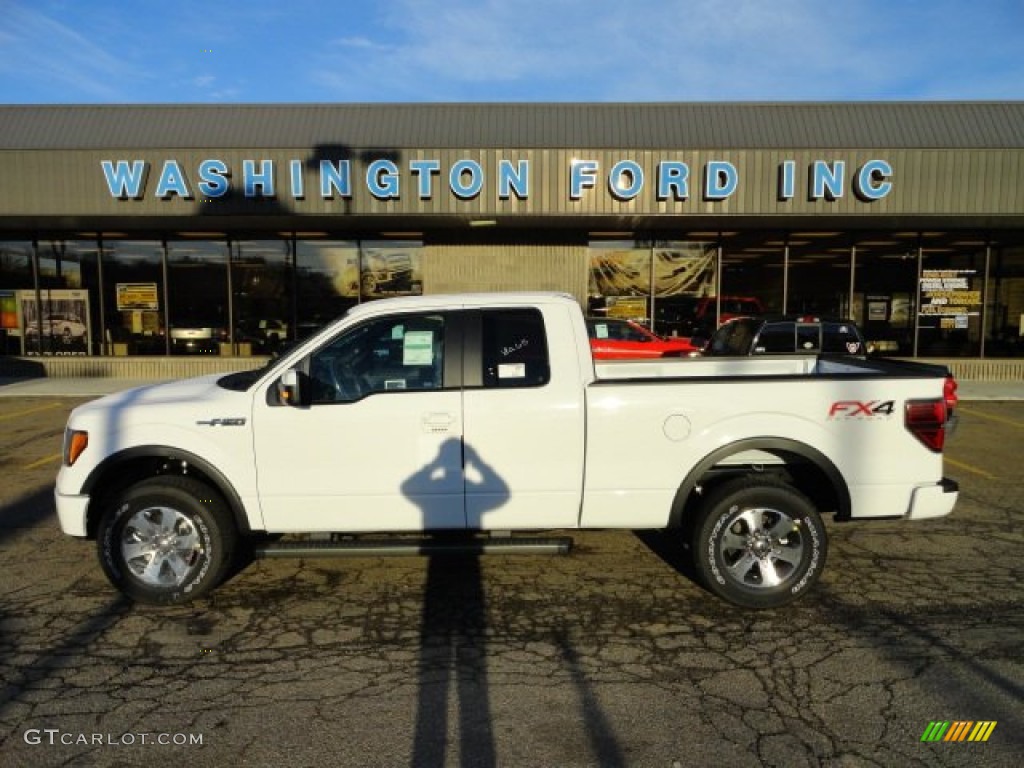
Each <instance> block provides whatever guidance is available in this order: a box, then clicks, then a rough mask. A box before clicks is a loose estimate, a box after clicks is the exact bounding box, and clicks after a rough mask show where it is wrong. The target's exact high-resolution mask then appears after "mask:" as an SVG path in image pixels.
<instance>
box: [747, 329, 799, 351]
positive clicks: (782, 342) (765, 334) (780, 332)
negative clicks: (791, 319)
mask: <svg viewBox="0 0 1024 768" xmlns="http://www.w3.org/2000/svg"><path fill="white" fill-rule="evenodd" d="M793 334H794V330H793V323H765V324H764V328H762V329H761V333H760V335H759V336H758V337H757V346H755V347H754V354H755V355H792V354H793V352H795V351H796V341H795V338H794V335H793Z"/></svg>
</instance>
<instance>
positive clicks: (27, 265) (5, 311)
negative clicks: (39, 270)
mask: <svg viewBox="0 0 1024 768" xmlns="http://www.w3.org/2000/svg"><path fill="white" fill-rule="evenodd" d="M32 253H33V249H32V243H31V242H28V241H25V240H0V355H20V354H22V352H23V350H22V341H23V336H22V319H21V316H20V314H19V312H18V293H17V292H18V291H34V290H35V278H34V277H33V269H32Z"/></svg>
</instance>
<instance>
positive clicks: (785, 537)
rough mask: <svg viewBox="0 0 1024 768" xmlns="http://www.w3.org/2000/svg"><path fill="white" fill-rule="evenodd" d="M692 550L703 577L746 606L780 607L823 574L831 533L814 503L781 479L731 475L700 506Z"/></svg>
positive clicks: (710, 586) (715, 589)
mask: <svg viewBox="0 0 1024 768" xmlns="http://www.w3.org/2000/svg"><path fill="white" fill-rule="evenodd" d="M698 514H699V518H698V519H697V520H696V521H695V525H694V529H693V532H692V536H693V538H692V540H691V541H692V544H691V549H692V551H693V555H694V565H695V566H696V571H697V575H698V576H699V577H700V579H701V581H702V582H703V583H704V585H705V586H706V587H707V588H708V589H710V590H711V591H712V592H714V593H715V594H717V595H719V596H720V597H724V598H725V599H726V600H728V601H729V602H731V603H734V604H735V605H739V606H743V607H745V608H778V607H780V606H783V605H786V604H787V603H790V602H792V601H793V600H796V599H797V598H798V597H799V596H800V595H802V594H804V593H805V592H806V591H807V590H808V589H810V587H812V586H813V585H814V583H815V582H816V581H817V580H818V578H819V577H820V576H821V570H822V568H823V567H824V566H825V556H826V554H827V551H828V538H827V536H826V532H825V526H824V524H823V523H822V521H821V515H819V514H818V511H817V509H815V507H814V504H813V503H811V501H810V499H808V498H807V497H806V496H805V495H804V494H803V493H801V492H800V491H799V490H797V489H796V488H794V487H793V486H791V485H789V484H788V483H786V482H785V481H784V480H782V479H780V478H774V477H764V476H760V475H753V476H747V477H739V478H736V479H734V480H728V481H726V482H724V483H722V484H721V485H720V486H719V487H717V488H716V489H714V490H713V491H712V492H711V493H710V494H708V497H707V498H706V499H705V500H704V503H703V504H702V505H701V508H700V509H699V510H698Z"/></svg>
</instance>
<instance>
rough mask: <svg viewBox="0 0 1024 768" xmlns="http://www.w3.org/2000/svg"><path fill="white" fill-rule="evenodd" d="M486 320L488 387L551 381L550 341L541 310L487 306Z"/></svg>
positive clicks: (484, 351) (538, 384)
mask: <svg viewBox="0 0 1024 768" xmlns="http://www.w3.org/2000/svg"><path fill="white" fill-rule="evenodd" d="M482 320H483V328H482V339H481V345H482V358H483V360H482V362H483V385H484V387H488V388H492V389H506V388H512V387H541V386H544V385H545V384H547V383H548V381H549V380H550V378H551V368H550V365H549V364H548V345H547V338H546V337H545V335H544V319H543V317H542V316H541V313H540V312H539V311H538V310H536V309H496V310H485V311H484V312H483V317H482Z"/></svg>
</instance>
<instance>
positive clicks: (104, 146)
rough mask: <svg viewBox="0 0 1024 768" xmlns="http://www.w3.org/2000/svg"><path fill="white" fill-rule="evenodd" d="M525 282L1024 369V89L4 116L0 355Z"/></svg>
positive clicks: (34, 110)
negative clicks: (1022, 92) (842, 324)
mask: <svg viewBox="0 0 1024 768" xmlns="http://www.w3.org/2000/svg"><path fill="white" fill-rule="evenodd" d="M523 289H539V290H554V291H563V292H567V293H569V294H571V295H573V296H575V297H576V298H577V299H578V300H579V302H580V304H581V305H582V306H583V307H584V308H585V309H587V311H590V312H602V313H607V314H610V315H617V316H622V317H630V318H633V319H637V320H640V321H643V322H645V323H647V324H649V325H652V326H653V327H654V328H655V329H656V330H658V331H659V332H661V333H665V334H671V333H688V332H690V331H691V329H692V327H693V317H692V313H693V312H694V311H695V310H694V307H696V306H703V307H704V308H705V310H706V312H707V315H706V316H705V317H704V318H703V319H704V321H705V322H707V323H712V324H713V323H714V322H715V321H717V320H719V319H721V318H722V317H724V316H726V315H727V314H731V312H732V310H733V309H734V308H735V307H747V308H749V307H751V306H756V307H759V308H760V309H761V310H762V311H764V312H770V313H799V314H807V315H817V316H835V317H840V318H844V319H851V320H854V321H856V322H857V323H859V324H860V325H861V326H862V327H863V329H864V330H865V333H866V335H867V336H868V338H869V339H870V340H871V341H873V342H874V343H875V344H876V346H877V347H878V349H879V351H880V352H882V353H884V354H892V355H899V356H904V357H932V358H935V357H941V358H964V359H970V358H973V359H981V358H986V359H987V358H1012V357H1024V337H1022V333H1024V322H1022V321H1024V102H998V103H996V102H987V103H980V102H943V103H763V104H727V103H712V104H696V103H671V104H669V103H666V104H367V105H362V104H360V105H351V104H324V105H313V104H310V105H229V106H207V105H182V106H5V107H0V309H2V312H0V354H4V355H7V356H18V357H21V356H31V355H38V354H43V355H54V356H61V355H65V356H66V355H84V356H90V357H96V356H102V357H135V356H146V357H151V356H171V355H177V354H185V353H208V354H216V355H226V356H232V357H244V356H247V355H259V354H262V353H265V352H267V351H271V350H272V348H273V347H274V346H275V345H277V344H279V343H283V342H284V341H285V340H288V339H291V338H296V337H301V336H303V335H304V334H306V333H308V332H309V331H311V330H312V329H314V328H316V327H319V326H320V325H322V324H323V323H325V322H327V321H329V320H330V319H332V318H334V317H336V316H337V315H338V314H340V313H341V312H343V311H344V310H345V309H347V308H348V307H349V306H351V305H353V304H355V303H358V302H361V301H370V300H373V299H376V298H380V297H384V296H391V295H408V294H420V293H422V294H437V293H451V292H461V291H502V290H523ZM700 299H707V301H703V302H701V301H699V300H700Z"/></svg>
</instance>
